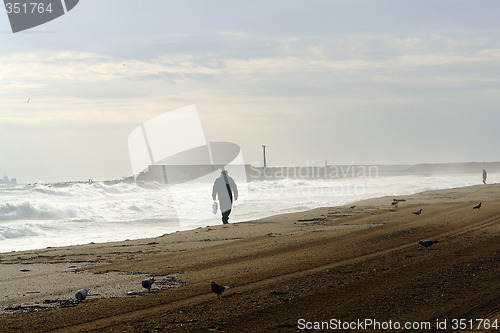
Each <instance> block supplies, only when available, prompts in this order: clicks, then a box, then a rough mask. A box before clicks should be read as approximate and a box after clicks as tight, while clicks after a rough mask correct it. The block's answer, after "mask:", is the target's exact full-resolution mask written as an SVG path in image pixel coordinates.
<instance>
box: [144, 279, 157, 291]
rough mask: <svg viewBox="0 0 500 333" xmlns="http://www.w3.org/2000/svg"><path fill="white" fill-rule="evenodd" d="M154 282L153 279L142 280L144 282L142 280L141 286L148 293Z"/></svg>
mask: <svg viewBox="0 0 500 333" xmlns="http://www.w3.org/2000/svg"><path fill="white" fill-rule="evenodd" d="M154 282H155V279H154V278H151V279H144V280H142V286H143V287H144V288H146V289H147V290H148V291H150V290H151V286H152V285H153V283H154Z"/></svg>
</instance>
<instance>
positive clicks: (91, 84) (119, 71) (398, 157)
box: [0, 0, 500, 183]
mask: <svg viewBox="0 0 500 333" xmlns="http://www.w3.org/2000/svg"><path fill="white" fill-rule="evenodd" d="M499 16H500V2H498V1H494V0H492V1H481V0H480V1H460V0H453V1H445V0H432V1H431V0H429V1H427V0H419V1H416V0H415V1H406V0H391V1H389V0H380V1H368V0H366V1H357V0H345V1H336V0H314V1H310V0H308V1H306V0H302V1H297V0H271V1H269V0H267V1H261V0H254V1H247V0H245V1H240V0H199V1H193V0H184V1H163V0H162V1H160V0H157V1H153V0H151V1H138V0H136V1H132V0H105V1H103V0H81V1H80V2H79V4H78V5H77V6H76V7H75V8H73V9H72V10H71V11H70V12H68V13H66V14H65V15H63V16H61V17H59V18H57V19H55V20H53V21H51V22H48V23H46V24H43V25H41V26H38V27H35V28H33V29H30V30H27V31H24V32H19V33H15V34H13V33H12V31H11V28H10V25H9V20H8V17H7V14H6V12H5V11H3V12H2V10H0V174H6V175H8V176H9V177H15V178H17V180H18V182H20V183H29V182H35V181H70V180H86V179H95V180H107V179H120V178H121V177H125V176H129V175H131V174H132V171H131V166H130V159H129V153H128V142H127V140H128V135H129V134H130V133H131V132H132V130H133V129H134V128H136V127H137V126H139V125H140V124H141V123H144V122H146V121H148V120H149V119H151V118H153V117H155V116H158V115H161V114H163V113H165V112H168V111H170V110H174V109H177V108H180V107H183V106H186V105H191V104H195V105H196V107H197V110H198V114H199V118H200V121H201V124H202V127H203V131H204V134H205V137H206V140H207V141H226V142H233V143H236V144H238V145H239V146H240V147H241V150H242V154H243V158H244V161H245V162H246V163H249V164H254V165H261V164H262V147H261V146H262V145H263V144H265V145H266V146H267V147H266V157H267V164H268V165H270V166H290V165H293V166H301V165H312V164H315V165H324V163H325V161H328V163H329V164H333V165H337V164H352V163H354V164H368V165H370V164H416V163H447V162H468V161H478V162H482V161H500V156H499V152H500V147H499V145H498V143H499V142H500V131H499V130H498V125H499V124H500V112H499V110H498V109H499V107H500V20H498V17H499ZM28 98H29V99H30V102H29V103H27V102H26V101H27V100H28ZM0 176H1V175H0Z"/></svg>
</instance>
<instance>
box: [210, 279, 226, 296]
mask: <svg viewBox="0 0 500 333" xmlns="http://www.w3.org/2000/svg"><path fill="white" fill-rule="evenodd" d="M210 286H211V288H212V291H213V292H214V293H216V294H217V297H219V296H220V295H221V294H222V293H223V292H224V291H226V290H227V289H229V287H228V286H223V285H220V284H217V283H215V282H214V281H212V282H210Z"/></svg>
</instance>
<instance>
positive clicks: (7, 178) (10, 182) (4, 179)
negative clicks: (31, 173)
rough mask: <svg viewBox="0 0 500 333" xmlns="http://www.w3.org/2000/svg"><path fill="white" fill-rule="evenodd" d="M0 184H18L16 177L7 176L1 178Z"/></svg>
mask: <svg viewBox="0 0 500 333" xmlns="http://www.w3.org/2000/svg"><path fill="white" fill-rule="evenodd" d="M0 185H17V180H16V178H12V179H9V177H7V176H3V179H0Z"/></svg>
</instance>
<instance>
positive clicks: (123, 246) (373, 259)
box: [0, 185, 500, 332]
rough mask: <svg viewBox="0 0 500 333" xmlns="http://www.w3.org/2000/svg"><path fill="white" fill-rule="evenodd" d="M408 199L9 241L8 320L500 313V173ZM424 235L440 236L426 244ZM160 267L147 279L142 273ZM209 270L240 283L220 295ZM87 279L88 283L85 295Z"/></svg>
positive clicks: (271, 319) (46, 325) (172, 321)
mask: <svg viewBox="0 0 500 333" xmlns="http://www.w3.org/2000/svg"><path fill="white" fill-rule="evenodd" d="M404 199H406V201H405V202H402V203H400V204H399V207H397V208H394V207H392V206H391V205H390V203H391V201H392V197H391V198H388V197H386V198H378V199H372V200H367V201H362V202H359V203H357V204H356V207H355V208H354V209H350V208H349V207H348V206H345V207H331V208H330V207H325V208H318V209H314V210H311V211H307V212H303V213H295V214H286V215H279V216H273V217H269V218H264V219H261V220H257V221H250V222H242V223H235V224H229V225H224V226H223V225H220V226H215V227H207V228H199V229H196V230H191V231H185V232H177V233H175V234H170V235H165V236H162V237H158V238H154V239H142V240H133V241H124V242H118V243H105V244H88V245H82V246H71V247H63V248H47V249H44V250H37V251H25V252H11V253H2V254H0V293H1V294H0V309H1V312H0V332H14V331H23V332H42V331H53V330H60V331H75V332H77V331H82V332H83V331H85V332H89V331H95V332H103V331H104V332H152V331H167V332H209V331H215V332H224V331H227V332H244V331H248V332H264V331H268V332H280V331H283V332H289V331H299V328H300V327H299V319H303V320H304V322H323V321H328V322H330V320H331V319H339V320H342V321H346V322H351V321H357V320H364V319H369V318H373V319H376V320H377V321H379V322H380V323H383V322H385V323H387V322H388V321H389V320H391V321H392V323H394V322H400V323H402V324H404V323H405V322H411V323H413V322H430V323H431V324H432V329H434V328H435V324H436V320H438V319H439V320H441V321H442V320H444V319H447V329H446V330H445V331H451V328H452V327H451V325H452V320H453V319H466V320H470V319H473V320H475V319H488V320H489V321H490V322H491V323H493V322H494V320H495V319H496V320H498V325H500V185H487V186H474V187H468V188H459V189H451V190H441V191H430V192H424V193H420V194H416V195H411V196H407V197H404ZM479 202H482V207H481V209H479V210H478V209H474V210H473V209H472V207H473V206H474V205H476V204H477V203H479ZM420 208H422V209H423V211H422V214H421V215H420V216H416V215H413V214H412V212H413V211H416V210H418V209H420ZM425 239H432V240H439V242H440V243H438V244H435V245H434V246H433V247H431V248H429V249H426V248H423V247H421V246H419V245H418V241H419V240H425ZM152 276H154V277H155V279H156V283H155V284H154V285H153V289H152V290H151V292H147V291H146V290H145V289H143V288H142V287H141V280H142V279H144V278H146V277H152ZM211 280H214V281H216V282H218V283H221V284H224V285H228V286H230V287H231V288H230V289H229V290H228V291H226V292H225V293H224V294H223V296H222V297H220V298H219V297H217V296H216V295H215V294H213V293H211V291H210V281H211ZM81 288H91V291H90V294H89V297H88V298H87V299H86V300H84V301H83V302H81V303H79V302H76V301H74V293H75V291H76V290H78V289H81ZM473 328H474V330H472V331H474V332H479V331H481V330H478V329H477V328H478V322H475V321H474V323H473ZM337 331H343V330H337ZM370 331H371V330H364V332H370ZM374 331H376V332H379V331H380V330H374ZM418 331H419V332H421V331H426V330H418ZM483 331H486V332H493V331H494V330H493V329H492V328H490V329H489V330H483Z"/></svg>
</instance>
